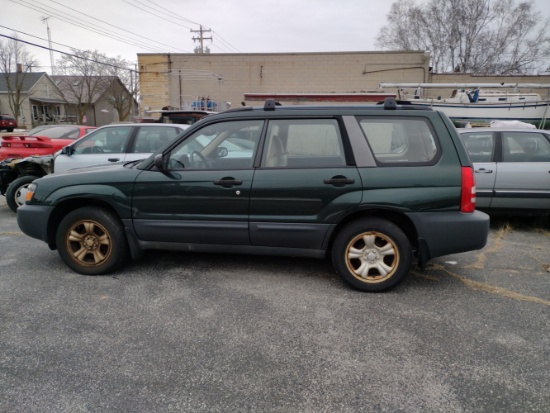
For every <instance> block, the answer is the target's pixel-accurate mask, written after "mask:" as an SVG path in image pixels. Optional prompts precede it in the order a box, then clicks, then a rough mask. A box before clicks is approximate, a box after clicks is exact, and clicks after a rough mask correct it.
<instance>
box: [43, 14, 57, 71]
mask: <svg viewBox="0 0 550 413" xmlns="http://www.w3.org/2000/svg"><path fill="white" fill-rule="evenodd" d="M49 18H50V17H49V16H48V17H42V21H43V22H46V28H47V30H48V48H49V49H50V66H51V71H52V75H55V66H54V61H53V47H52V37H51V34H50V25H49V24H48V19H49Z"/></svg>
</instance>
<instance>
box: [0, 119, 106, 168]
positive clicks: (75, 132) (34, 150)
mask: <svg viewBox="0 0 550 413" xmlns="http://www.w3.org/2000/svg"><path fill="white" fill-rule="evenodd" d="M94 129H96V127H95V126H82V125H59V126H55V127H51V128H48V129H44V130H41V131H40V132H38V134H37V135H26V136H25V135H21V136H3V137H2V141H1V142H2V143H1V147H0V160H2V159H6V158H26V157H27V156H32V155H50V154H52V153H55V152H57V151H58V150H60V149H61V148H63V147H65V146H67V145H68V144H70V143H73V142H74V141H75V140H76V139H78V138H81V137H82V136H84V135H85V134H86V133H88V132H90V131H92V130H94Z"/></svg>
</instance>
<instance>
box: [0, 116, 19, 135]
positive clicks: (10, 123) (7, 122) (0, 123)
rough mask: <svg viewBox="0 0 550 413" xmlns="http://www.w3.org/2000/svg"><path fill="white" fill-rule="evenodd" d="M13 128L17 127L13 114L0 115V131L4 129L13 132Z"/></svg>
mask: <svg viewBox="0 0 550 413" xmlns="http://www.w3.org/2000/svg"><path fill="white" fill-rule="evenodd" d="M15 128H17V121H16V120H15V118H14V117H13V116H10V115H0V131H1V130H2V129H5V130H7V131H8V132H13V130H14V129H15Z"/></svg>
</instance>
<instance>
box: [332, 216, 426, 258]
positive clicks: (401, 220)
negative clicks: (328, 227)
mask: <svg viewBox="0 0 550 413" xmlns="http://www.w3.org/2000/svg"><path fill="white" fill-rule="evenodd" d="M365 217H376V218H382V219H385V220H387V221H390V222H392V223H393V224H395V225H397V226H398V227H399V228H400V229H401V231H403V232H404V234H405V235H406V236H407V238H408V240H409V242H410V244H411V247H412V249H413V251H414V252H416V251H417V250H418V249H419V247H420V246H419V240H418V231H417V230H416V227H415V225H414V223H413V222H412V220H411V219H410V218H409V217H408V216H407V215H406V214H405V213H403V212H401V211H396V210H391V209H384V208H367V209H362V210H359V211H355V212H352V213H350V214H348V215H347V216H345V217H344V218H343V219H342V220H340V222H338V224H337V225H336V227H335V228H334V229H333V230H332V233H331V234H330V237H329V240H328V245H327V248H326V251H327V256H328V255H329V254H330V251H331V250H332V246H333V243H334V239H335V238H336V235H337V234H338V232H339V231H340V230H341V229H342V228H343V227H345V226H346V225H348V224H349V223H350V222H353V221H355V220H358V219H360V218H365Z"/></svg>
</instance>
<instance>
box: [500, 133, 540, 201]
mask: <svg viewBox="0 0 550 413" xmlns="http://www.w3.org/2000/svg"><path fill="white" fill-rule="evenodd" d="M491 207H493V208H514V209H516V208H517V209H520V208H521V209H525V208H530V209H546V210H550V139H549V137H548V135H546V134H544V133H542V132H540V133H539V132H519V131H517V132H516V131H509V132H502V161H501V162H499V163H498V171H497V176H496V181H495V195H494V199H493V202H492V204H491Z"/></svg>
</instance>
